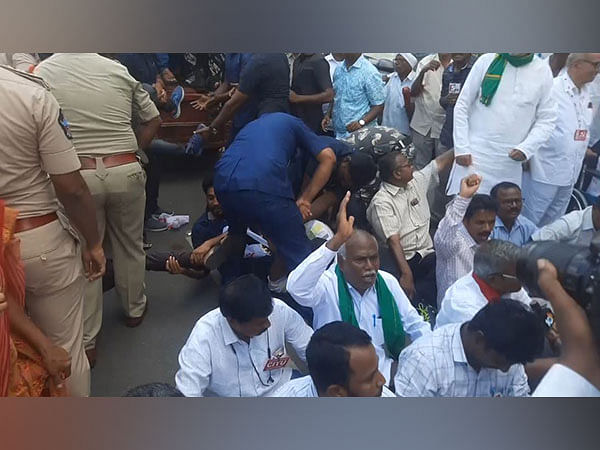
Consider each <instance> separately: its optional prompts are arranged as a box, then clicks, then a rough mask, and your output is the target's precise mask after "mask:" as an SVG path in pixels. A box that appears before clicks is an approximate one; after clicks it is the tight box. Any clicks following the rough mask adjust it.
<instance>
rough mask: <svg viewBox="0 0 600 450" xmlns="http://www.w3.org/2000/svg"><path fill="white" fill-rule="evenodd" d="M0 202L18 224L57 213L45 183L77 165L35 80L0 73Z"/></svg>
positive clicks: (55, 109)
mask: <svg viewBox="0 0 600 450" xmlns="http://www.w3.org/2000/svg"><path fill="white" fill-rule="evenodd" d="M0 99H1V101H0V198H2V199H4V200H5V201H6V203H7V206H10V207H11V208H14V209H17V210H18V211H19V218H24V217H35V216H40V215H44V214H49V213H52V212H54V211H56V210H58V200H57V199H56V194H55V192H54V188H53V186H52V183H51V181H50V178H49V177H48V174H50V175H61V174H65V173H71V172H74V171H76V170H79V168H80V167H81V164H80V162H79V160H78V159H77V154H76V153H75V149H74V148H73V144H72V142H71V140H69V139H68V137H67V135H68V134H69V132H68V128H67V127H66V126H65V125H64V124H62V125H61V123H60V108H59V106H58V103H57V101H56V100H55V99H54V97H53V96H52V94H51V93H50V91H49V89H48V87H47V85H45V83H44V82H43V81H42V80H40V79H39V78H37V77H34V76H32V75H28V74H25V73H20V72H17V71H16V70H14V69H11V68H7V67H0Z"/></svg>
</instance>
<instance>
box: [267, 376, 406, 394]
mask: <svg viewBox="0 0 600 450" xmlns="http://www.w3.org/2000/svg"><path fill="white" fill-rule="evenodd" d="M318 396H319V393H318V392H317V387H316V386H315V383H313V380H312V378H311V377H310V375H307V376H305V377H301V378H296V379H294V380H291V381H289V382H287V383H286V384H284V385H283V386H282V387H281V388H279V389H277V391H276V392H274V393H273V395H272V396H271V397H306V398H308V397H318ZM381 396H382V397H396V395H394V393H393V392H392V391H390V390H389V389H388V388H386V387H385V386H383V391H382V392H381Z"/></svg>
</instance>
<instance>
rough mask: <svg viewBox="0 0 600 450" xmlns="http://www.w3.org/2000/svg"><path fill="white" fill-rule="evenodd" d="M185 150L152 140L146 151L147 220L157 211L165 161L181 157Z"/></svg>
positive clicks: (168, 143) (158, 140) (161, 141)
mask: <svg viewBox="0 0 600 450" xmlns="http://www.w3.org/2000/svg"><path fill="white" fill-rule="evenodd" d="M184 152H185V150H184V149H183V147H180V146H179V145H176V144H171V143H170V142H166V141H163V140H161V139H154V140H153V141H152V143H151V144H150V146H149V147H148V148H147V149H146V154H147V155H148V161H149V162H148V164H147V165H146V166H145V167H144V169H145V170H146V210H145V215H144V217H145V218H146V219H148V218H149V217H150V216H151V215H152V214H153V213H154V212H155V211H156V210H157V209H158V192H159V189H160V179H161V177H162V173H163V168H164V166H165V161H166V160H167V159H169V158H172V157H173V156H180V155H183V154H184Z"/></svg>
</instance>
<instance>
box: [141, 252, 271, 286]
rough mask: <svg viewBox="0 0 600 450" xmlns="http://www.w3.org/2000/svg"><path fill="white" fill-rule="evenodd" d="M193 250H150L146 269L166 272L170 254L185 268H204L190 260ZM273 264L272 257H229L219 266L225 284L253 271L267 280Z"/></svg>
mask: <svg viewBox="0 0 600 450" xmlns="http://www.w3.org/2000/svg"><path fill="white" fill-rule="evenodd" d="M191 253H192V252H191V251H179V252H149V253H148V254H147V255H146V270H153V271H158V272H166V271H167V269H166V263H167V260H168V259H169V256H174V257H175V259H176V260H177V262H178V263H179V265H180V266H181V267H182V268H183V269H195V270H202V269H204V267H203V266H200V267H199V266H196V265H194V264H192V262H191V261H190V255H191ZM270 265H271V258H270V257H264V258H241V257H235V258H229V259H228V260H227V261H226V262H225V263H223V265H222V266H221V267H219V269H218V270H219V273H220V274H221V278H222V281H223V284H227V283H228V282H229V281H231V280H234V279H236V278H237V277H240V276H242V275H245V274H248V273H253V274H254V275H256V276H257V277H259V278H260V279H263V280H266V279H267V274H268V273H269V266H270Z"/></svg>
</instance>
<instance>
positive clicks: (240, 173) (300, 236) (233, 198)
mask: <svg viewBox="0 0 600 450" xmlns="http://www.w3.org/2000/svg"><path fill="white" fill-rule="evenodd" d="M253 61H254V60H253ZM298 148H300V149H301V151H302V152H304V154H310V155H311V156H312V157H314V158H315V159H317V161H318V162H319V166H318V167H317V170H316V171H315V174H314V175H313V177H312V179H311V181H310V183H309V184H308V186H306V188H305V190H304V191H303V192H302V194H301V195H300V197H299V198H297V199H296V198H295V196H294V193H293V186H292V183H291V181H290V177H289V172H288V166H289V164H290V162H291V161H292V160H294V158H296V157H297V151H298ZM257 149H260V156H261V157H260V158H257V157H256V155H257V153H256V152H257V151H258V150H257ZM335 164H336V157H335V153H334V152H333V150H332V149H331V148H329V147H327V144H326V143H324V141H323V140H322V139H321V137H319V136H317V135H316V134H315V133H313V132H312V131H311V130H309V129H308V127H307V126H306V125H304V123H303V122H302V121H301V120H300V119H298V118H297V117H294V116H291V115H289V114H284V113H270V114H263V115H262V116H261V117H259V118H258V119H256V120H254V121H252V122H250V123H249V124H247V125H246V126H245V127H244V128H243V129H242V130H241V131H240V132H239V134H238V135H237V137H236V138H235V140H234V141H233V143H232V144H231V145H230V146H229V147H228V148H227V151H225V153H224V154H223V156H222V157H221V159H220V160H219V161H218V162H217V164H216V166H215V192H216V194H217V196H218V197H219V202H220V203H221V205H222V207H223V211H224V213H225V217H226V218H227V221H228V222H229V237H228V239H227V240H226V241H225V243H224V245H222V246H220V247H219V249H218V250H217V251H216V252H215V253H214V254H213V256H212V257H211V258H209V260H208V261H207V262H208V263H209V266H214V264H213V263H212V262H211V260H212V261H215V264H216V263H217V262H219V261H222V260H224V259H226V258H227V257H228V256H229V255H232V256H233V255H234V254H235V253H241V252H242V246H241V245H240V244H242V243H243V237H244V236H245V235H246V229H247V228H248V227H251V228H252V229H255V230H257V231H258V230H260V232H261V233H263V235H264V236H265V237H266V238H267V239H268V240H270V241H271V242H272V243H273V245H274V247H275V248H276V249H277V252H276V253H275V255H274V261H273V264H272V265H271V273H270V275H269V276H270V280H271V282H272V284H271V286H272V288H273V289H274V290H277V291H281V290H282V289H283V286H284V285H285V276H286V274H287V273H288V271H290V270H292V269H294V268H295V267H296V266H297V265H298V264H300V262H301V261H302V260H303V259H304V258H306V256H308V254H310V252H311V247H310V242H309V240H308V238H307V237H306V232H305V230H304V226H303V220H308V219H309V218H310V217H311V214H312V213H311V203H312V201H313V200H314V199H315V197H316V196H317V194H318V193H319V192H320V191H321V190H322V189H323V187H324V186H325V184H326V183H327V181H328V180H329V178H330V177H331V174H332V172H333V170H334V168H335ZM232 237H235V239H231V238H232Z"/></svg>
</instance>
